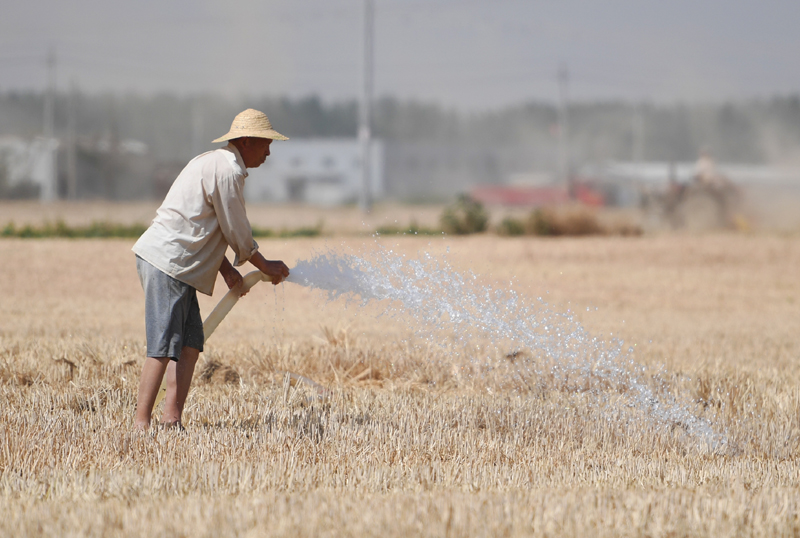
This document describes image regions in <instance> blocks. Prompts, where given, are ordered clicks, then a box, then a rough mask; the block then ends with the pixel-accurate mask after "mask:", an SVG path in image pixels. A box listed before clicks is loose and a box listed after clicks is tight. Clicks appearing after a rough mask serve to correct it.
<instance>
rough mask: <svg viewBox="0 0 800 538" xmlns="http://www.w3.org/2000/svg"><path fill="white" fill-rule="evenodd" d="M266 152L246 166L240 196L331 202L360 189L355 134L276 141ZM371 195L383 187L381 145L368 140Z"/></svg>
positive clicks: (358, 148)
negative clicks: (262, 159)
mask: <svg viewBox="0 0 800 538" xmlns="http://www.w3.org/2000/svg"><path fill="white" fill-rule="evenodd" d="M270 152H271V155H270V156H269V157H267V160H266V162H265V163H264V164H262V165H261V166H260V167H258V168H251V169H249V170H248V174H249V175H248V177H247V180H246V182H245V196H246V197H247V199H248V200H252V201H264V202H266V201H270V202H301V203H309V204H316V205H336V204H344V203H350V202H355V201H356V200H358V197H359V193H360V192H361V186H362V185H361V184H362V175H361V146H360V144H359V141H358V140H357V139H355V138H308V139H292V140H287V141H276V142H273V143H272V146H271V147H270ZM370 160H371V168H372V174H371V177H372V183H371V193H370V195H371V197H372V198H373V199H380V198H381V197H382V196H383V193H384V180H383V179H384V148H383V143H382V142H380V141H377V140H373V142H372V155H371V159H370Z"/></svg>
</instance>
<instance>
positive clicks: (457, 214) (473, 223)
mask: <svg viewBox="0 0 800 538" xmlns="http://www.w3.org/2000/svg"><path fill="white" fill-rule="evenodd" d="M440 222H441V224H442V231H443V232H445V233H448V234H455V235H467V234H473V233H479V232H485V231H486V228H487V226H488V224H489V216H488V215H487V214H486V210H485V209H484V208H483V204H481V203H480V202H478V201H476V200H473V199H472V198H470V197H469V196H468V195H466V194H462V195H461V196H459V197H458V200H457V201H456V202H455V203H454V204H451V205H449V206H447V207H446V208H445V209H444V211H443V212H442V216H441V217H440Z"/></svg>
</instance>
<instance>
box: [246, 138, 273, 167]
mask: <svg viewBox="0 0 800 538" xmlns="http://www.w3.org/2000/svg"><path fill="white" fill-rule="evenodd" d="M270 144H272V139H271V138H250V137H248V138H245V139H244V140H243V141H242V147H241V148H240V153H241V154H242V160H243V161H244V165H245V166H246V167H247V168H258V167H259V166H261V165H262V164H264V161H266V160H267V157H269V145H270Z"/></svg>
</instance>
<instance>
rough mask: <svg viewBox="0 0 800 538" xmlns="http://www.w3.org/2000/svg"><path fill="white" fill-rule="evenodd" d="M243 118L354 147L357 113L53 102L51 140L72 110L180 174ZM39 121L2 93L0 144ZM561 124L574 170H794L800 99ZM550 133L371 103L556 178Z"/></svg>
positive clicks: (403, 134)
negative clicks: (707, 154) (508, 151)
mask: <svg viewBox="0 0 800 538" xmlns="http://www.w3.org/2000/svg"><path fill="white" fill-rule="evenodd" d="M248 107H253V108H258V109H260V110H263V111H265V112H266V113H267V115H268V116H269V117H270V119H271V120H272V122H273V124H274V125H275V126H276V128H277V129H279V130H280V131H282V132H285V133H287V134H288V135H289V136H291V137H297V138H300V137H353V136H355V135H356V131H357V117H358V114H357V103H356V101H342V102H333V103H328V102H324V101H322V100H321V99H319V98H317V97H305V98H298V99H290V98H286V97H238V98H223V97H220V96H217V95H208V94H202V95H195V96H182V95H176V94H168V93H161V94H156V95H147V96H144V95H137V94H130V93H128V94H110V93H106V94H87V93H72V94H70V93H59V94H58V95H57V98H56V107H55V110H56V117H55V132H56V135H57V136H62V137H63V136H65V135H66V133H67V129H68V124H69V118H70V110H72V111H73V113H72V117H73V118H74V122H73V125H74V126H75V127H74V130H75V132H76V134H77V136H78V137H80V138H82V139H95V140H100V139H102V138H104V137H113V138H115V139H118V140H119V139H128V138H130V139H137V140H141V141H144V142H145V143H147V144H148V146H149V148H150V152H151V153H152V155H153V158H154V159H156V160H157V161H159V162H184V161H186V160H187V159H188V158H190V157H192V156H193V155H194V154H195V153H197V152H199V151H203V150H206V149H210V148H211V147H213V145H212V144H211V140H212V139H213V138H216V137H217V136H219V135H221V134H223V133H225V132H226V131H227V130H228V128H229V126H230V122H231V120H232V118H233V116H234V115H235V114H236V113H237V112H239V111H241V110H242V109H244V108H248ZM43 109H44V105H43V95H42V94H41V93H21V92H10V91H7V92H4V93H0V136H7V135H17V136H28V137H30V136H35V135H38V134H40V133H41V131H42V125H43ZM568 118H569V120H568V131H567V136H568V138H569V141H570V143H569V148H570V150H569V153H570V159H571V162H572V163H573V165H575V166H579V165H581V164H583V163H589V162H603V161H607V160H632V159H634V158H641V159H643V160H661V161H691V160H694V159H695V158H696V157H697V154H698V152H699V151H700V150H701V149H707V150H709V151H711V152H712V154H713V155H714V156H715V157H716V158H717V159H718V160H720V161H728V162H744V163H789V162H795V163H797V162H800V94H797V95H787V96H775V97H772V98H765V99H754V100H746V101H736V102H720V103H677V104H653V103H627V102H622V101H620V102H609V101H605V102H576V103H573V104H571V105H570V107H569V109H568ZM557 129H558V110H557V108H556V106H555V105H554V104H551V103H544V102H531V103H525V104H520V105H517V106H509V107H505V108H499V109H496V110H491V111H483V112H475V113H469V112H463V111H457V110H455V109H452V108H448V107H445V106H442V105H439V104H434V103H423V102H418V101H401V100H398V99H395V98H390V97H387V98H382V99H378V100H377V102H376V103H375V111H374V126H373V132H374V133H375V135H376V136H377V137H379V138H381V139H384V140H386V141H387V142H403V143H416V144H434V145H439V146H444V145H448V146H465V147H472V146H475V147H477V146H482V147H485V146H491V147H500V148H517V149H520V148H522V150H525V151H527V150H528V149H529V150H530V152H531V155H532V158H531V161H532V162H533V166H534V167H538V168H540V169H542V170H547V169H551V168H552V167H553V166H554V164H553V163H554V161H553V158H552V154H553V150H554V147H555V140H556V133H557Z"/></svg>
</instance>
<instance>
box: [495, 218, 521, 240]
mask: <svg viewBox="0 0 800 538" xmlns="http://www.w3.org/2000/svg"><path fill="white" fill-rule="evenodd" d="M495 231H496V232H497V234H498V235H508V236H518V235H525V223H523V222H522V221H521V220H519V219H515V218H513V217H506V218H504V219H503V221H502V222H501V223H500V224H499V225H498V226H497V228H496V229H495Z"/></svg>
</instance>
